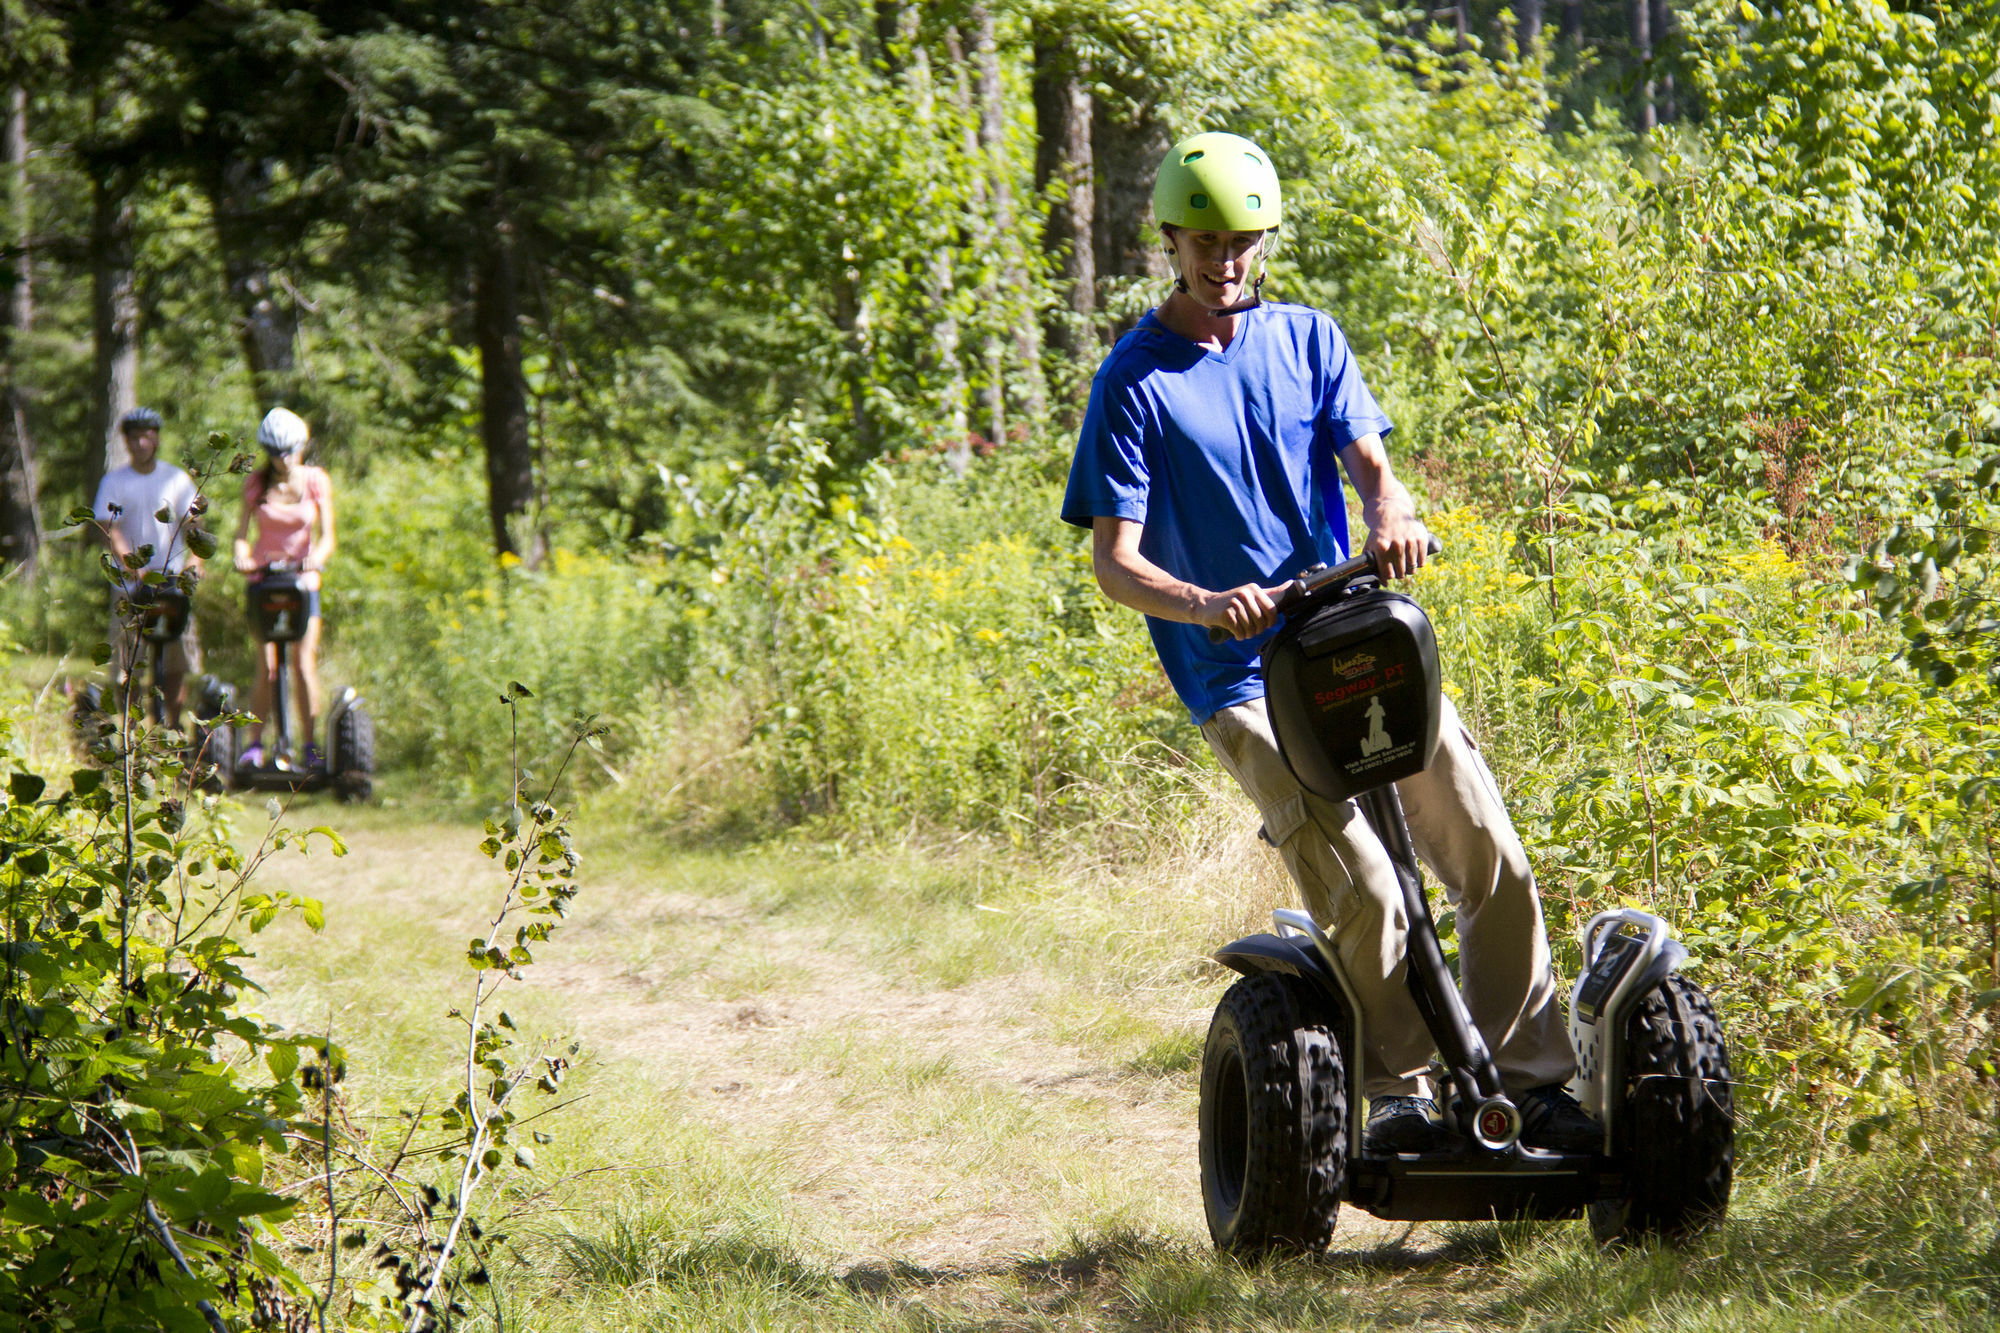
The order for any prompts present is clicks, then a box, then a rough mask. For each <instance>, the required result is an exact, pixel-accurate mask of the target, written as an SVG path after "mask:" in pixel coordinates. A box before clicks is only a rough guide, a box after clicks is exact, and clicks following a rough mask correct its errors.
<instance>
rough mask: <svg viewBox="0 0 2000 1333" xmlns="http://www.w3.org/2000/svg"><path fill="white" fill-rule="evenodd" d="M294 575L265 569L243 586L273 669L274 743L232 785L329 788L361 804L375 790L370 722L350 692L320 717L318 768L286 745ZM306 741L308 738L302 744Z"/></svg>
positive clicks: (299, 622)
mask: <svg viewBox="0 0 2000 1333" xmlns="http://www.w3.org/2000/svg"><path fill="white" fill-rule="evenodd" d="M299 578H300V571H298V570H296V569H290V568H286V567H284V566H281V565H272V566H269V567H268V568H266V569H265V570H264V572H263V574H262V576H261V577H259V578H257V579H254V580H252V582H251V583H250V586H249V590H248V592H249V599H250V620H251V623H252V624H254V625H255V626H256V628H257V633H258V636H259V637H260V638H262V639H263V640H264V641H265V642H267V643H269V644H270V645H271V647H272V650H273V652H274V653H275V655H276V659H277V667H276V674H275V677H274V679H273V680H272V682H271V711H272V713H273V714H274V715H275V716H274V717H272V718H271V719H270V721H271V722H272V723H273V724H274V726H275V729H276V736H275V739H274V740H273V741H272V743H271V746H270V748H269V749H268V750H267V751H266V752H265V755H266V758H265V762H264V763H262V764H259V765H255V766H239V767H238V768H237V770H236V784H237V785H238V786H240V787H250V788H255V789H258V790H277V791H319V790H322V789H326V788H331V789H332V791H333V793H334V795H336V796H338V797H339V798H340V799H341V800H343V801H365V800H367V799H368V797H369V796H370V795H372V794H373V792H374V785H375V722H374V719H373V718H371V717H370V716H369V714H368V710H367V707H366V706H365V704H364V703H363V701H362V698H361V696H360V695H359V694H358V693H356V692H355V690H354V688H353V687H352V686H349V687H348V688H346V689H343V690H342V691H340V693H339V694H338V695H336V696H335V698H334V701H333V706H332V707H331V708H329V709H328V710H327V715H326V745H325V746H324V747H323V749H322V750H321V754H322V755H323V756H324V759H323V760H322V761H321V762H319V763H308V762H306V758H305V756H304V755H303V754H302V753H300V752H298V751H297V750H296V749H295V746H294V742H293V739H292V709H291V695H290V684H291V667H292V652H293V651H294V649H293V645H294V644H296V643H298V641H299V640H300V639H303V638H304V637H305V636H306V629H307V627H308V625H310V623H311V620H310V618H309V617H308V616H307V614H306V600H307V599H306V589H305V588H304V587H303V586H301V584H300V581H299ZM307 739H308V740H310V738H307Z"/></svg>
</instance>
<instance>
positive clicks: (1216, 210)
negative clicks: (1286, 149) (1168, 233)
mask: <svg viewBox="0 0 2000 1333" xmlns="http://www.w3.org/2000/svg"><path fill="white" fill-rule="evenodd" d="M1283 211H1284V206H1283V202H1282V200H1281V199H1280V197H1279V193H1278V173H1277V171H1276V170H1275V169H1273V168H1272V166H1271V159H1270V158H1268V157H1266V156H1265V155H1264V150H1263V149H1261V148H1259V147H1258V146H1257V145H1256V144H1254V143H1251V142H1250V141H1249V140H1248V139H1245V138H1244V137H1243V136H1241V135H1239V134H1221V133H1210V134H1197V135H1195V136H1194V137H1193V138H1191V139H1183V140H1181V141H1180V142H1179V143H1177V144H1175V145H1174V146H1173V148H1172V149H1171V150H1170V151H1169V152H1168V153H1167V159H1166V161H1164V162H1162V163H1160V174H1159V175H1158V176H1156V177H1154V178H1153V216H1154V218H1155V219H1157V220H1158V221H1160V222H1164V223H1168V224H1170V225H1172V226H1175V227H1196V228H1200V229H1201V230H1203V231H1268V230H1269V229H1271V228H1272V227H1275V226H1277V225H1278V223H1279V222H1280V220H1281V218H1282V214H1283Z"/></svg>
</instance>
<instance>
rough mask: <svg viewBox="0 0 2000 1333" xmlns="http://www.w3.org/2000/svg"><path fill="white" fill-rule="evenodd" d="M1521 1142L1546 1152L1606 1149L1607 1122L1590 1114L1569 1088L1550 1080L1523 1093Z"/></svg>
mask: <svg viewBox="0 0 2000 1333" xmlns="http://www.w3.org/2000/svg"><path fill="white" fill-rule="evenodd" d="M1518 1104H1519V1106H1520V1108H1521V1142H1522V1143H1525V1144H1527V1145H1528V1146H1529V1147H1530V1148H1540V1149H1542V1150H1543V1151H1545V1152H1577V1153H1582V1152H1588V1153H1601V1152H1603V1151H1604V1126H1602V1125H1600V1124H1598V1123H1597V1122H1596V1121H1595V1120H1592V1119H1591V1118H1590V1113H1589V1112H1588V1111H1585V1110H1584V1109H1583V1107H1582V1106H1581V1105H1580V1104H1579V1103H1578V1102H1577V1100H1576V1098H1574V1097H1572V1096H1570V1095H1569V1089H1568V1088H1565V1087H1564V1086H1563V1085H1562V1084H1560V1083H1546V1084H1543V1085H1542V1086H1541V1087H1539V1088H1530V1089H1529V1090H1528V1091H1527V1092H1525V1093H1523V1094H1521V1097H1520V1098H1519V1102H1518Z"/></svg>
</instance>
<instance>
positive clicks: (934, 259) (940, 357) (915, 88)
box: [903, 7, 972, 477]
mask: <svg viewBox="0 0 2000 1333" xmlns="http://www.w3.org/2000/svg"><path fill="white" fill-rule="evenodd" d="M903 12H904V15H905V19H904V35H905V37H906V38H907V39H908V43H909V49H910V61H909V69H908V74H907V78H908V82H909V89H910V97H911V100H912V101H913V102H914V103H915V110H916V114H917V124H918V125H919V126H920V127H921V128H922V129H923V131H924V132H925V133H926V134H927V135H928V133H929V132H930V129H931V125H932V123H933V122H934V121H935V120H936V119H937V105H936V99H937V92H936V86H935V84H934V82H933V80H932V78H931V58H930V53H929V52H928V51H926V50H925V49H924V47H923V45H922V43H920V42H918V41H917V40H916V37H917V31H916V27H917V11H916V9H915V8H914V7H911V8H906V9H905V10H904V11H903ZM928 268H929V280H928V281H927V282H926V283H925V295H927V296H928V297H929V298H930V302H931V350H932V354H933V355H934V356H935V357H936V358H937V371H938V378H939V379H940V380H942V381H943V384H944V387H943V388H942V389H941V390H940V391H939V393H938V407H939V408H940V409H941V410H942V415H943V430H944V441H943V443H944V450H945V460H946V461H947V462H948V463H950V464H951V469H952V471H954V472H956V473H957V474H958V475H959V476H961V477H962V476H964V475H965V473H966V471H967V469H968V468H970V467H971V465H972V441H971V439H970V438H969V437H970V435H971V433H972V423H971V422H970V420H969V419H968V418H967V415H966V410H965V400H966V382H965V362H964V361H963V360H962V359H961V358H960V356H959V351H958V348H959V328H958V312H957V302H956V296H957V283H956V282H955V280H954V275H953V273H952V256H951V249H950V247H948V246H944V245H938V246H934V247H932V250H931V257H930V263H929V265H928Z"/></svg>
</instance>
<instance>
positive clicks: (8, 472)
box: [0, 86, 42, 578]
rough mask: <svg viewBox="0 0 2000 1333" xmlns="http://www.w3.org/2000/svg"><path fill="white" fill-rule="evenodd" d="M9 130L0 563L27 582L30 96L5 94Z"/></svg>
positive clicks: (3, 188)
mask: <svg viewBox="0 0 2000 1333" xmlns="http://www.w3.org/2000/svg"><path fill="white" fill-rule="evenodd" d="M6 98H7V108H6V116H7V123H6V127H5V131H4V133H0V172H4V173H5V175H4V179H0V204H4V207H0V226H4V227H5V228H6V231H5V233H4V236H5V241H4V245H5V246H6V247H7V248H9V249H11V250H12V252H13V255H14V258H13V260H12V262H11V263H0V288H4V289H5V292H6V298H7V301H6V304H7V310H6V318H5V320H4V321H0V561H4V562H6V563H8V564H14V565H19V566H20V567H21V572H22V573H23V574H24V575H26V576H27V577H29V578H33V577H34V574H35V566H36V564H37V562H38V561H39V559H40V557H41V551H42V519H41V509H40V503H39V502H40V499H41V496H40V487H39V485H38V483H37V479H36V476H35V448H34V443H33V441H32V440H31V439H30V438H29V435H28V417H27V412H26V410H25V406H26V405H25V404H24V403H23V401H22V394H21V373H20V363H19V358H20V355H21V349H22V346H23V344H24V343H25V342H26V338H27V334H28V332H29V330H30V328H31V327H32V326H33V324H34V299H33V268H32V265H31V263H30V261H29V256H28V237H29V234H30V223H31V218H30V217H29V212H28V91H27V89H25V88H22V87H19V86H16V87H13V88H9V89H8V90H7V94H6Z"/></svg>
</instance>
